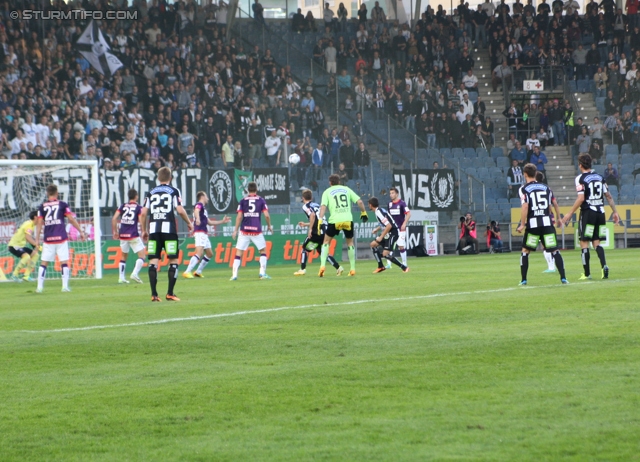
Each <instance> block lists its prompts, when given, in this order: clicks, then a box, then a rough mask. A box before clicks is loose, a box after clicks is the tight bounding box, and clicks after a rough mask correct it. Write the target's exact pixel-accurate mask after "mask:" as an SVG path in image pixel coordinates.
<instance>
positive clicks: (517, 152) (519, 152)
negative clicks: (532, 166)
mask: <svg viewBox="0 0 640 462" xmlns="http://www.w3.org/2000/svg"><path fill="white" fill-rule="evenodd" d="M509 158H510V159H511V161H514V160H517V161H518V164H520V166H521V167H522V166H523V165H524V164H525V163H526V162H527V150H526V149H525V148H523V147H522V145H521V144H520V141H516V146H515V148H513V149H512V150H511V152H510V153H509Z"/></svg>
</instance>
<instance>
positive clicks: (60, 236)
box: [35, 184, 85, 294]
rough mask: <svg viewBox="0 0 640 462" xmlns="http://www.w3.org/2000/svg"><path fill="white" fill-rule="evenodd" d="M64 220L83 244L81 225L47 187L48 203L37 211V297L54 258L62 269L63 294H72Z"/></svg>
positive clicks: (56, 189)
mask: <svg viewBox="0 0 640 462" xmlns="http://www.w3.org/2000/svg"><path fill="white" fill-rule="evenodd" d="M65 217H67V220H69V223H71V226H73V227H74V228H75V229H77V230H78V232H79V233H80V240H82V241H84V239H85V234H84V231H82V229H80V225H79V224H78V222H77V221H76V219H75V217H74V215H73V213H72V212H71V209H70V208H69V205H68V204H67V203H66V202H63V201H61V200H58V187H57V186H56V185H55V184H50V185H49V186H47V201H46V202H45V203H43V204H42V205H41V206H40V208H39V209H38V217H37V220H38V221H37V222H36V245H35V247H36V248H38V247H39V246H40V236H41V234H44V239H43V241H44V242H43V244H42V257H41V259H40V260H41V261H40V269H39V270H38V287H37V289H36V293H38V294H40V293H42V291H43V290H44V278H45V276H46V274H47V266H48V265H49V262H53V261H55V260H56V256H57V257H58V260H60V266H61V267H62V291H63V292H71V289H69V275H70V274H69V273H70V272H69V243H68V242H67V239H68V236H67V230H66V229H65V222H64V218H65ZM43 228H44V233H43Z"/></svg>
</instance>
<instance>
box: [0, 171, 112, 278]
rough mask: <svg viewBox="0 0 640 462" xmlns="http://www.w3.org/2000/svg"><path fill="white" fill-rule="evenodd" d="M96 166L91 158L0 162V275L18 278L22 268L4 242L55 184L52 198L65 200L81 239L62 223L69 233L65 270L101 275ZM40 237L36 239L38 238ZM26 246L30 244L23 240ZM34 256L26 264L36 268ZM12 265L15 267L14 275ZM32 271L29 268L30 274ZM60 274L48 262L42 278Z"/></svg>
mask: <svg viewBox="0 0 640 462" xmlns="http://www.w3.org/2000/svg"><path fill="white" fill-rule="evenodd" d="M98 182H99V177H98V165H97V163H96V162H92V161H14V160H0V270H2V272H0V279H5V280H11V279H13V278H14V276H17V278H18V279H20V280H21V279H22V277H23V275H24V271H25V270H26V269H27V268H24V267H22V266H23V265H25V262H23V265H20V266H18V264H19V263H20V259H19V258H17V257H16V256H14V255H13V254H11V253H10V251H9V241H10V240H11V238H12V237H13V235H14V233H15V232H16V231H17V230H18V228H19V227H20V226H21V225H22V224H23V223H24V222H25V221H28V220H29V213H30V212H31V211H37V210H38V208H39V207H40V205H41V204H42V203H43V202H45V201H46V199H47V197H46V195H47V193H46V189H47V186H48V185H50V184H55V185H57V186H58V199H60V200H61V201H64V202H66V203H68V204H69V208H70V209H71V211H72V212H73V214H74V215H75V218H76V220H77V221H78V224H79V225H80V227H81V228H82V230H83V231H84V233H85V235H86V239H85V240H84V241H82V240H80V233H79V232H78V231H77V230H76V229H75V228H74V227H73V226H71V225H70V224H69V222H68V221H67V223H66V230H67V234H68V236H69V241H68V242H69V268H70V271H71V277H72V278H101V277H102V265H101V261H102V258H101V248H100V208H99V191H98ZM42 239H43V236H42V235H41V237H40V240H41V241H42ZM26 246H27V248H31V245H30V244H28V243H27V244H26ZM39 254H40V252H38V257H37V258H35V259H33V258H32V259H31V260H32V261H30V262H29V266H30V268H34V269H35V268H37V266H38V265H39V263H40V260H39ZM16 269H17V270H18V271H19V272H18V274H17V275H14V272H15V271H16ZM35 274H37V272H36V271H34V272H32V276H35ZM3 275H4V277H3ZM60 277H61V266H60V262H59V261H58V260H57V257H56V261H55V262H54V263H53V264H52V263H49V267H48V270H47V278H48V279H54V278H60Z"/></svg>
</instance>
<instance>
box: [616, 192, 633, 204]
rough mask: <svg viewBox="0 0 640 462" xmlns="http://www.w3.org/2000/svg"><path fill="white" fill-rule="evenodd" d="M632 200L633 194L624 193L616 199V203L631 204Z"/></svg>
mask: <svg viewBox="0 0 640 462" xmlns="http://www.w3.org/2000/svg"><path fill="white" fill-rule="evenodd" d="M633 201H634V196H628V195H626V194H623V195H621V196H620V198H619V199H618V203H620V204H622V205H631V204H633Z"/></svg>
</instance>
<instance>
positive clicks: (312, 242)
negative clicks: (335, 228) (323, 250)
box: [302, 234, 324, 252]
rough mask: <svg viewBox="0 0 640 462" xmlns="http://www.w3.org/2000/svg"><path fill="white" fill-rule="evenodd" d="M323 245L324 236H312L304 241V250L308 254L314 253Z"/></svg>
mask: <svg viewBox="0 0 640 462" xmlns="http://www.w3.org/2000/svg"><path fill="white" fill-rule="evenodd" d="M323 243H324V234H312V235H311V237H307V238H306V239H305V240H304V242H303V243H302V248H303V250H306V251H307V252H313V251H314V250H318V249H319V248H320V247H321V246H322V244H323ZM318 251H319V250H318Z"/></svg>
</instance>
